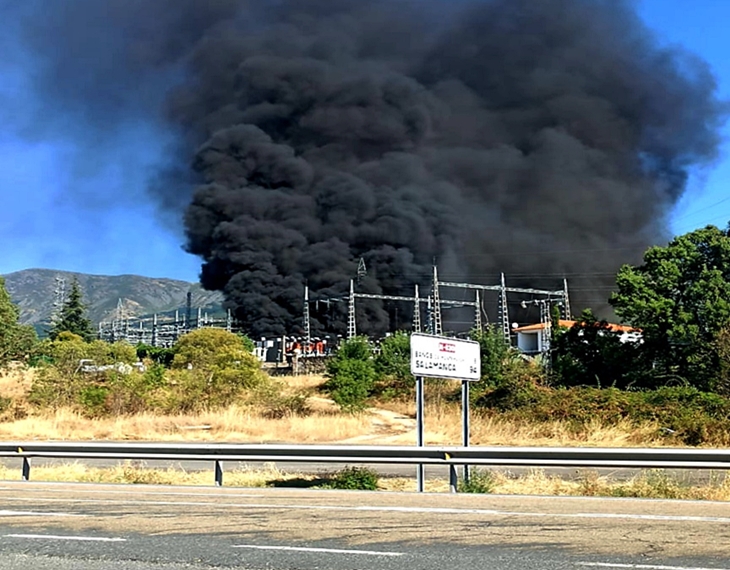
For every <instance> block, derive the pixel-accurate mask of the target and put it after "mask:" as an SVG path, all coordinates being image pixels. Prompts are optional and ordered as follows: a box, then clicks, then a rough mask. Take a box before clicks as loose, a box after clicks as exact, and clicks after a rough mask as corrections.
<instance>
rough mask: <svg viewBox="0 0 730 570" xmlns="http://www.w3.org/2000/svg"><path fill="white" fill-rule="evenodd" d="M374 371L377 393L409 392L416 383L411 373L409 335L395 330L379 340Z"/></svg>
mask: <svg viewBox="0 0 730 570" xmlns="http://www.w3.org/2000/svg"><path fill="white" fill-rule="evenodd" d="M375 373H376V375H377V379H378V389H377V391H378V394H379V395H381V396H403V395H406V394H410V393H411V392H412V391H413V390H414V388H415V386H416V384H415V381H414V378H413V376H412V375H411V335H409V334H408V333H407V332H402V331H399V332H396V333H395V334H392V335H390V336H387V337H385V338H384V339H383V340H382V341H381V342H380V351H379V352H378V355H377V356H376V357H375Z"/></svg>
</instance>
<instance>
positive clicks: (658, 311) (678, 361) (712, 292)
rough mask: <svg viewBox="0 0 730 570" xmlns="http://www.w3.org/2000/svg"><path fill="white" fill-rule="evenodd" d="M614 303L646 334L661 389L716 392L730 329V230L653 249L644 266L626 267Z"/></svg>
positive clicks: (697, 234) (714, 229) (707, 230)
mask: <svg viewBox="0 0 730 570" xmlns="http://www.w3.org/2000/svg"><path fill="white" fill-rule="evenodd" d="M616 285H617V288H618V291H617V292H616V293H614V294H613V295H612V296H611V299H610V303H611V305H613V307H614V309H615V311H616V314H617V315H618V316H619V317H620V318H622V319H624V320H625V321H626V322H628V323H630V324H631V325H633V326H635V327H637V328H640V329H641V330H642V335H643V348H642V351H643V353H644V355H645V356H646V357H647V358H648V359H649V360H650V361H651V363H652V367H653V370H654V375H655V379H656V382H657V383H672V382H680V383H688V384H691V385H693V386H695V387H697V388H699V389H700V390H710V391H712V390H715V389H717V388H718V386H717V373H718V369H719V364H720V357H719V354H718V350H717V343H716V340H717V335H718V334H719V332H720V331H721V330H722V329H723V328H724V327H726V326H727V325H728V324H729V323H730V230H725V231H723V230H720V229H718V228H717V227H715V226H707V227H705V228H703V229H699V230H696V231H694V232H690V233H688V234H685V235H683V236H679V237H677V238H675V239H673V240H672V241H671V242H670V243H669V244H668V245H667V246H665V247H652V248H650V249H649V250H647V252H646V253H645V254H644V263H643V264H642V265H639V266H636V267H634V266H629V265H625V266H624V267H622V268H621V270H620V271H619V273H618V276H617V279H616Z"/></svg>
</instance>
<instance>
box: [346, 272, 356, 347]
mask: <svg viewBox="0 0 730 570" xmlns="http://www.w3.org/2000/svg"><path fill="white" fill-rule="evenodd" d="M356 335H357V326H356V324H355V282H354V281H353V280H352V279H350V299H349V302H348V306H347V338H348V339H351V338H355V336H356Z"/></svg>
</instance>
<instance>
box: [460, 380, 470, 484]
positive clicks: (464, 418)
mask: <svg viewBox="0 0 730 570" xmlns="http://www.w3.org/2000/svg"><path fill="white" fill-rule="evenodd" d="M461 423H462V444H463V446H464V447H469V381H468V380H462V381H461ZM468 482H469V466H468V465H464V483H468Z"/></svg>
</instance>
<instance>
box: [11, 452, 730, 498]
mask: <svg viewBox="0 0 730 570" xmlns="http://www.w3.org/2000/svg"><path fill="white" fill-rule="evenodd" d="M482 473H483V472H482ZM32 478H33V480H34V481H56V482H81V483H127V484H148V485H196V486H204V485H212V484H213V472H212V470H208V471H185V470H183V469H181V468H174V467H171V468H168V469H148V468H146V467H144V464H140V463H134V462H127V463H124V464H120V465H118V466H116V467H109V468H97V467H89V466H87V465H83V464H81V463H76V462H74V463H66V464H61V465H55V466H38V467H34V468H33V471H32ZM488 478H489V479H490V480H491V483H492V485H491V486H492V489H491V492H492V493H494V494H499V495H542V496H589V497H640V498H653V499H689V500H707V501H730V478H728V476H727V475H725V474H722V475H717V476H714V477H711V478H710V480H709V481H707V482H703V483H700V484H694V483H692V482H691V481H690V480H689V479H686V480H685V479H683V478H675V477H673V476H670V475H668V474H667V473H665V472H663V471H644V472H641V473H640V474H638V475H636V476H635V477H633V478H631V479H629V480H627V481H616V480H611V479H610V478H607V477H600V476H599V475H598V474H597V473H595V472H591V471H587V472H584V473H582V474H581V475H580V476H579V477H578V478H576V479H564V478H561V477H557V476H554V475H547V474H546V473H544V472H543V471H541V470H535V471H530V472H528V473H526V474H524V475H520V476H514V475H510V473H508V472H500V471H494V472H491V473H489V476H488ZM18 479H20V469H17V468H15V469H10V468H8V467H3V466H0V481H12V480H18ZM327 481H328V476H327V475H326V474H325V475H322V474H319V475H312V474H306V473H283V472H281V471H279V470H278V469H277V468H276V467H275V466H273V465H270V466H267V467H265V468H264V469H248V468H245V467H244V468H238V469H232V470H227V471H225V473H224V483H225V485H226V486H230V487H248V488H251V487H270V486H277V487H287V486H292V487H312V488H323V487H326V486H327ZM378 488H379V490H382V491H399V492H402V491H406V492H410V491H415V490H416V482H415V480H414V479H413V478H404V477H393V478H391V477H388V478H382V479H381V480H380V482H379V485H378ZM425 490H426V492H430V493H446V492H448V491H449V485H448V481H446V480H445V479H427V480H426V482H425Z"/></svg>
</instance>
